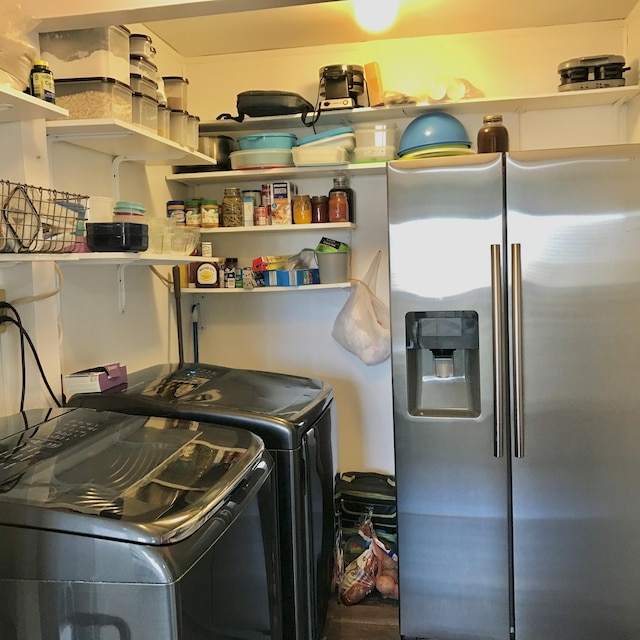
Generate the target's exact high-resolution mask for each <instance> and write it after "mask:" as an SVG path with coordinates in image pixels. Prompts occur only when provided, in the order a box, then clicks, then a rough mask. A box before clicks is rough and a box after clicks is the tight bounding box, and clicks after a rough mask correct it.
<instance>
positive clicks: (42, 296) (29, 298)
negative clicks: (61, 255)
mask: <svg viewBox="0 0 640 640" xmlns="http://www.w3.org/2000/svg"><path fill="white" fill-rule="evenodd" d="M53 266H54V268H55V270H56V275H57V276H58V286H57V287H56V288H55V289H54V290H53V291H48V292H47V293H40V294H38V295H37V296H25V297H24V298H17V299H16V300H12V301H11V304H13V305H16V304H25V303H26V302H37V301H38V300H44V299H45V298H51V297H52V296H55V295H56V294H57V293H60V291H62V285H63V283H64V278H63V277H62V271H61V270H60V267H59V266H58V265H57V264H56V263H55V262H54V263H53Z"/></svg>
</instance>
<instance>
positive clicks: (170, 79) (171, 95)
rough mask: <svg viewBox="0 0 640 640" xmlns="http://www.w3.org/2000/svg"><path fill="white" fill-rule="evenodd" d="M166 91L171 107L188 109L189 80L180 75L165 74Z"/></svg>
mask: <svg viewBox="0 0 640 640" xmlns="http://www.w3.org/2000/svg"><path fill="white" fill-rule="evenodd" d="M162 80H163V81H164V92H165V95H166V96H167V106H168V107H169V109H177V110H180V111H187V88H188V87H189V80H187V78H182V77H180V76H163V77H162Z"/></svg>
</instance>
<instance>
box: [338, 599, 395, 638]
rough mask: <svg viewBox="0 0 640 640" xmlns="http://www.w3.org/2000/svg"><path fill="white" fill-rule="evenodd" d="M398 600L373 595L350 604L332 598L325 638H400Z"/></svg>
mask: <svg viewBox="0 0 640 640" xmlns="http://www.w3.org/2000/svg"><path fill="white" fill-rule="evenodd" d="M399 639H400V632H399V630H398V603H397V602H396V601H395V600H383V599H382V598H379V597H377V596H375V595H370V596H368V597H367V598H365V600H364V601H363V602H361V603H358V604H354V605H351V606H349V607H348V606H346V605H344V604H338V603H337V602H336V601H335V599H332V601H331V603H330V605H329V613H328V615H327V626H326V634H325V640H399Z"/></svg>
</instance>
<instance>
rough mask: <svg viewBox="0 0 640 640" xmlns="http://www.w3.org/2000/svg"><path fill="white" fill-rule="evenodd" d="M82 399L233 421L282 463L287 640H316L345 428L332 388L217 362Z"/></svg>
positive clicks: (142, 376)
mask: <svg viewBox="0 0 640 640" xmlns="http://www.w3.org/2000/svg"><path fill="white" fill-rule="evenodd" d="M68 402H69V404H71V405H77V406H87V407H95V408H99V409H111V410H116V411H122V412H126V413H136V414H146V413H149V414H153V415H164V416H170V417H180V418H186V419H190V420H201V421H207V422H214V423H217V424H226V425H230V426H234V427H241V428H244V429H248V430H250V431H252V432H253V433H255V434H257V435H258V436H260V438H261V439H262V440H263V441H264V443H265V446H266V448H267V450H268V451H269V453H270V454H271V455H272V457H273V459H274V460H275V465H276V477H277V503H278V519H279V536H280V557H281V583H282V593H283V602H282V621H283V629H284V637H285V640H318V639H319V638H320V637H321V635H322V632H323V629H324V625H325V621H326V614H327V608H328V604H329V598H330V594H331V588H332V577H333V557H334V546H335V508H334V489H335V482H336V479H337V464H336V460H337V447H336V439H337V432H336V426H335V413H336V411H335V403H334V401H333V390H332V389H331V387H330V386H329V385H327V384H326V383H325V382H323V381H321V380H317V379H313V378H306V377H301V376H292V375H285V374H280V373H271V372H265V371H253V370H246V369H233V368H228V367H220V366H216V365H210V364H201V363H198V364H193V363H187V364H183V365H178V364H161V365H155V366H152V367H149V368H147V369H143V370H141V371H138V372H136V373H133V374H130V376H129V382H128V384H127V385H126V387H123V388H121V389H117V390H115V391H113V392H107V393H93V394H78V395H75V396H73V397H72V398H70V399H69V401H68Z"/></svg>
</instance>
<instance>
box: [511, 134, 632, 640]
mask: <svg viewBox="0 0 640 640" xmlns="http://www.w3.org/2000/svg"><path fill="white" fill-rule="evenodd" d="M507 176H508V182H507V193H508V209H509V212H508V236H509V237H508V240H509V244H512V243H515V244H520V252H521V267H522V283H521V289H522V330H523V335H522V363H523V367H522V378H523V397H522V398H521V401H522V406H523V425H522V429H523V434H524V439H523V448H524V457H516V458H514V459H513V508H514V573H515V623H516V638H517V639H518V640H539V639H540V638H544V639H545V640H600V639H601V638H615V639H616V640H626V639H628V640H631V639H637V638H639V637H640V608H639V607H638V602H640V582H639V581H638V575H640V500H638V487H640V464H638V460H640V436H639V433H638V362H639V354H640V332H639V330H638V323H639V320H640V179H639V178H640V148H639V147H638V146H637V145H625V146H619V147H600V148H592V149H589V150H584V151H580V150H575V149H574V150H565V151H558V152H553V153H548V152H545V153H542V152H530V153H524V152H523V153H515V154H512V155H511V157H510V158H509V159H508V164H507ZM516 400H517V399H516Z"/></svg>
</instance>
